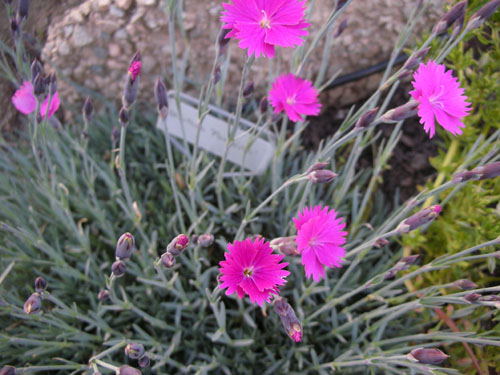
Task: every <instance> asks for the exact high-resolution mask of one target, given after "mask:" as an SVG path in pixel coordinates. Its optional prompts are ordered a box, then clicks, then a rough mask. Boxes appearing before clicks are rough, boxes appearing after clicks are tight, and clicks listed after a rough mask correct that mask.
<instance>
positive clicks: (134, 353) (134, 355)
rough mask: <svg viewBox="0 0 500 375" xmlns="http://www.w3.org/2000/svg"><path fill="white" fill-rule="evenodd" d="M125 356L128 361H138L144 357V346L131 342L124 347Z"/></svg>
mask: <svg viewBox="0 0 500 375" xmlns="http://www.w3.org/2000/svg"><path fill="white" fill-rule="evenodd" d="M125 355H126V356H127V357H129V358H130V359H139V358H141V357H142V356H143V355H144V346H143V345H141V344H136V343H134V342H131V343H130V344H128V345H127V346H126V347H125Z"/></svg>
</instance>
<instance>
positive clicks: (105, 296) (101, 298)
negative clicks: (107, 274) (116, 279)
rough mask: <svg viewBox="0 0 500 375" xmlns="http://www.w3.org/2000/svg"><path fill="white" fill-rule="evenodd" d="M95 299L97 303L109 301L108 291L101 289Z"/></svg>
mask: <svg viewBox="0 0 500 375" xmlns="http://www.w3.org/2000/svg"><path fill="white" fill-rule="evenodd" d="M97 299H98V300H99V301H107V300H108V299H109V291H108V290H107V289H103V290H101V291H100V292H99V294H98V295H97Z"/></svg>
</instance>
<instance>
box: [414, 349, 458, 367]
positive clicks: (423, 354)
mask: <svg viewBox="0 0 500 375" xmlns="http://www.w3.org/2000/svg"><path fill="white" fill-rule="evenodd" d="M448 357H449V355H446V354H445V353H443V352H442V351H441V350H439V349H435V348H434V349H427V348H418V349H413V350H412V351H411V352H410V354H408V359H409V360H411V361H416V362H418V363H422V364H424V365H439V364H440V363H441V362H443V361H444V360H445V359H446V358H448Z"/></svg>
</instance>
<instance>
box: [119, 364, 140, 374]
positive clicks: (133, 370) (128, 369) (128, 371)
mask: <svg viewBox="0 0 500 375" xmlns="http://www.w3.org/2000/svg"><path fill="white" fill-rule="evenodd" d="M116 375H141V371H140V370H138V369H136V368H133V367H132V366H129V365H123V366H121V367H119V368H118V369H117V370H116Z"/></svg>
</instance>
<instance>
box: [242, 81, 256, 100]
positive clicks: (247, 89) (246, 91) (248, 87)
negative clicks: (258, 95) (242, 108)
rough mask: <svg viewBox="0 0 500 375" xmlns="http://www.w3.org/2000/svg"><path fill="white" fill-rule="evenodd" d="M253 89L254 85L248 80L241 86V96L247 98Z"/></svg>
mask: <svg viewBox="0 0 500 375" xmlns="http://www.w3.org/2000/svg"><path fill="white" fill-rule="evenodd" d="M254 90H255V85H254V83H253V82H249V83H247V84H246V86H245V87H244V88H243V96H244V97H245V98H248V97H249V96H250V95H252V94H253V92H254Z"/></svg>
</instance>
